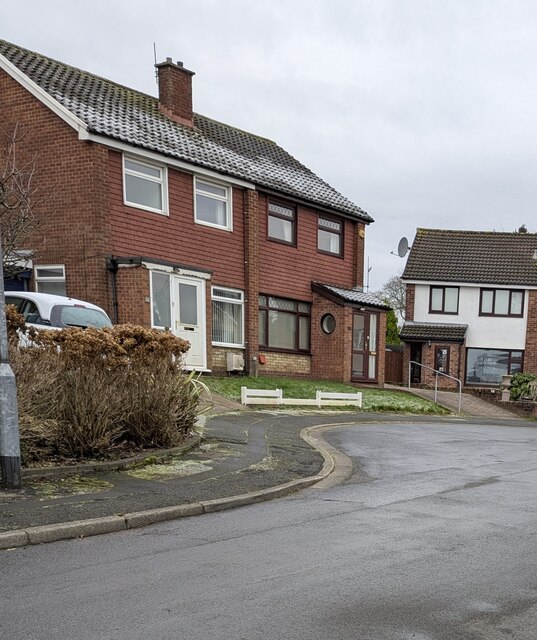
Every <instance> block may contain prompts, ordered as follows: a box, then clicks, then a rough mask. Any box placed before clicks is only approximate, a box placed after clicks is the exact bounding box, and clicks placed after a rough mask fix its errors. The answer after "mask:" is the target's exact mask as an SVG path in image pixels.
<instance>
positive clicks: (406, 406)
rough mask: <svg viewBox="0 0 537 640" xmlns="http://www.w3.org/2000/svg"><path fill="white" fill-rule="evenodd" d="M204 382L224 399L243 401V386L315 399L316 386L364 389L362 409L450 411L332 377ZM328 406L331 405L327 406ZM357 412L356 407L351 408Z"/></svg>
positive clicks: (401, 393) (212, 379) (233, 378)
mask: <svg viewBox="0 0 537 640" xmlns="http://www.w3.org/2000/svg"><path fill="white" fill-rule="evenodd" d="M203 382H205V384H206V385H207V386H208V387H209V389H210V390H211V391H213V392H214V393H218V394H219V395H221V396H224V398H229V399H230V400H236V401H238V402H240V399H241V387H243V386H244V387H248V388H249V389H281V390H282V391H283V397H284V398H286V397H287V398H315V392H316V391H317V389H320V390H321V391H336V392H337V391H340V392H342V393H355V392H356V391H361V392H362V411H373V412H375V411H390V412H393V413H415V414H425V415H446V414H448V413H449V411H447V410H446V409H444V408H443V407H440V406H439V405H437V404H435V403H434V402H430V401H429V400H425V399H424V398H419V397H418V396H414V395H412V394H411V393H407V392H406V391H392V390H389V391H388V390H384V389H369V388H359V387H356V386H354V385H351V384H346V383H344V382H334V381H331V380H310V379H309V378H308V379H302V378H282V377H269V376H259V377H258V378H252V377H250V376H226V377H216V376H204V377H203ZM325 408H328V407H325ZM330 409H336V410H345V409H346V408H345V407H330ZM352 410H353V411H355V408H354V407H353V408H352Z"/></svg>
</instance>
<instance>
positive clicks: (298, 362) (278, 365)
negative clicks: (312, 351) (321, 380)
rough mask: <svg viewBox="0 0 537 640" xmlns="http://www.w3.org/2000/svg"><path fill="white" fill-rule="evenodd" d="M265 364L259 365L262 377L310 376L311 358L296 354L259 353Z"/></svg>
mask: <svg viewBox="0 0 537 640" xmlns="http://www.w3.org/2000/svg"><path fill="white" fill-rule="evenodd" d="M261 355H263V356H265V358H266V364H260V365H259V375H262V376H276V375H282V376H309V375H310V374H311V358H310V356H303V355H299V354H296V353H277V352H275V351H269V352H264V351H262V352H261Z"/></svg>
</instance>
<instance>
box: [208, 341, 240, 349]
mask: <svg viewBox="0 0 537 640" xmlns="http://www.w3.org/2000/svg"><path fill="white" fill-rule="evenodd" d="M211 344H212V346H213V347H223V348H225V349H246V346H245V345H244V344H229V343H227V342H211Z"/></svg>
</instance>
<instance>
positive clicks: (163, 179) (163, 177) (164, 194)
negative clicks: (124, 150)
mask: <svg viewBox="0 0 537 640" xmlns="http://www.w3.org/2000/svg"><path fill="white" fill-rule="evenodd" d="M125 160H129V161H130V162H135V163H137V164H140V165H142V166H146V167H150V168H151V169H158V170H159V171H160V178H154V177H152V176H148V175H147V174H146V173H141V172H140V173H138V172H137V171H134V170H133V169H127V167H126V166H125ZM122 167H123V174H122V178H123V203H124V204H126V205H127V206H129V207H134V208H136V209H142V210H143V211H151V212H152V213H160V214H161V215H164V216H167V215H168V211H169V208H168V168H167V167H166V165H164V164H157V163H154V162H148V161H147V160H142V159H141V158H138V157H136V156H130V155H126V154H123V156H122ZM126 175H131V176H135V177H136V178H141V179H142V180H147V181H148V182H156V183H157V184H160V189H161V198H162V209H156V208H154V207H148V206H146V205H143V204H139V203H138V202H131V201H130V200H127V181H126V179H125V176H126Z"/></svg>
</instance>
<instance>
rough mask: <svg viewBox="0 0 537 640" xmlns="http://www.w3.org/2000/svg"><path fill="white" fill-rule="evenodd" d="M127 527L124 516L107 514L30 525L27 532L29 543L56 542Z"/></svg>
mask: <svg viewBox="0 0 537 640" xmlns="http://www.w3.org/2000/svg"><path fill="white" fill-rule="evenodd" d="M126 528H127V525H126V523H125V518H124V517H121V516H106V517H104V518H94V519H91V520H76V521H74V522H61V523H59V524H49V525H44V526H41V527H30V528H29V529H27V530H26V534H27V536H28V544H41V543H43V542H56V541H57V540H66V539H69V538H83V537H86V536H96V535H99V534H101V533H113V532H115V531H124V530H125V529H126Z"/></svg>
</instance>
